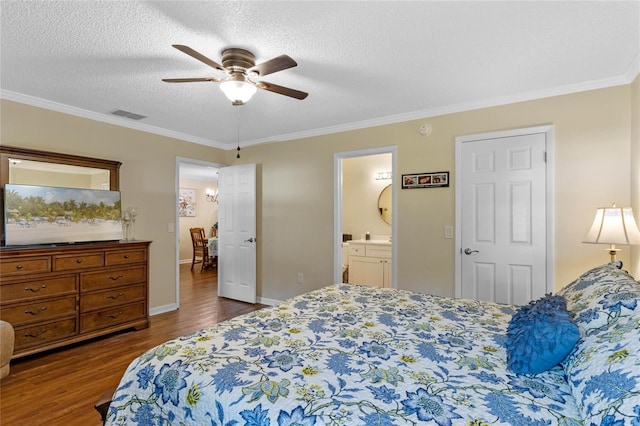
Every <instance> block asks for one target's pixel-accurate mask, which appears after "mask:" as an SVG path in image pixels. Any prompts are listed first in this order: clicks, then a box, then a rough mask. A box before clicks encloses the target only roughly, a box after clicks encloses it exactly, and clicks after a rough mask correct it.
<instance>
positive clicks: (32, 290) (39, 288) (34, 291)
mask: <svg viewBox="0 0 640 426" xmlns="http://www.w3.org/2000/svg"><path fill="white" fill-rule="evenodd" d="M43 288H47V286H46V285H45V284H42V285H41V286H40V287H38V288H36V289H33V288H31V287H25V288H24V291H30V292H31V293H37V292H39V291H40V290H42V289H43Z"/></svg>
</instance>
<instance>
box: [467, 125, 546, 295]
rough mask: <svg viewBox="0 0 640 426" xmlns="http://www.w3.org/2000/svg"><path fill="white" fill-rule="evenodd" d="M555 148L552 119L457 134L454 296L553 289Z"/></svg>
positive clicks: (542, 292)
mask: <svg viewBox="0 0 640 426" xmlns="http://www.w3.org/2000/svg"><path fill="white" fill-rule="evenodd" d="M552 153H553V128H552V126H540V127H533V128H526V129H516V130H510V131H503V132H494V133H486V134H479V135H471V136H464V137H458V138H456V180H455V181H456V229H457V232H456V248H457V249H456V273H455V275H456V283H455V288H456V297H462V298H467V299H476V300H486V301H494V302H498V303H508V304H516V305H524V304H526V303H528V302H529V301H531V300H534V299H536V298H539V297H541V296H543V295H544V294H545V293H548V292H550V291H552V290H553V269H554V268H553V194H552V192H553V191H552V190H553V175H552V171H553V166H552V159H553V156H552Z"/></svg>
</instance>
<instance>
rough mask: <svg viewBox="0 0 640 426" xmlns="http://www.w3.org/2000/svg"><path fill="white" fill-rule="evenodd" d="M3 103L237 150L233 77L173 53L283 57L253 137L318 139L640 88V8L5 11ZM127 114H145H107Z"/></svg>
mask: <svg viewBox="0 0 640 426" xmlns="http://www.w3.org/2000/svg"><path fill="white" fill-rule="evenodd" d="M0 19H1V21H0V27H1V28H0V31H1V33H0V89H1V92H0V95H1V96H2V97H3V98H5V99H11V100H16V101H19V102H25V103H30V104H33V105H37V106H43V107H45V108H51V109H57V110H61V111H64V112H70V113H73V114H78V115H81V116H87V117H90V118H94V119H98V120H104V121H107V122H112V123H116V124H120V125H123V126H128V127H133V128H138V129H141V130H145V131H150V132H154V133H159V134H164V135H168V136H173V137H177V138H181V139H185V140H189V141H193V142H197V143H202V144H205V145H210V146H216V147H221V148H233V147H235V144H236V142H237V139H238V133H237V131H238V126H237V122H236V112H237V110H238V108H237V107H233V106H232V105H231V103H230V102H229V101H228V100H227V99H226V98H225V97H224V95H223V94H222V92H221V91H220V89H219V87H218V84H217V83H209V82H207V83H189V84H168V83H164V82H162V81H161V79H162V78H179V77H211V76H217V77H221V75H220V72H218V71H216V70H213V69H211V68H209V67H207V66H206V65H204V64H203V63H201V62H198V61H196V60H195V59H193V58H191V57H189V56H187V55H185V54H184V53H182V52H180V51H178V50H176V49H174V48H172V47H171V45H172V44H184V45H188V46H190V47H192V48H193V49H195V50H197V51H199V52H200V53H202V54H204V55H206V56H208V57H210V58H211V59H213V60H214V61H216V62H220V61H221V56H220V55H221V51H222V50H223V49H224V48H227V47H242V48H245V49H248V50H250V51H252V52H253V53H254V54H255V55H256V58H257V62H262V61H265V60H268V59H271V58H273V57H275V56H278V55H281V54H283V53H286V54H288V55H290V56H291V57H292V58H294V59H295V60H296V61H297V62H298V67H296V68H292V69H289V70H286V71H282V72H278V73H275V74H272V75H269V76H267V77H265V80H266V81H269V82H271V83H275V84H279V85H283V86H287V87H291V88H294V89H298V90H302V91H306V92H308V93H309V97H308V98H307V99H305V100H303V101H299V100H295V99H291V98H288V97H284V96H281V95H277V94H274V93H270V92H266V91H258V93H257V94H256V95H255V96H254V98H253V99H252V100H251V101H250V102H249V103H248V104H247V105H245V106H242V107H240V110H239V112H240V127H239V128H240V134H239V138H240V140H241V142H242V144H254V143H263V142H270V141H276V140H285V139H292V138H298V137H304V136H312V135H317V134H323V133H330V132H334V131H341V130H348V129H354V128H360V127H365V126H373V125H377V124H386V123H391V122H397V121H404V120H410V119H417V118H422V117H428V116H433V115H437V114H442V113H448V112H455V111H460V110H464V109H472V108H477V107H483V106H488V105H496V104H501V103H508V102H513V101H518V100H525V99H532V98H539V97H543V96H550V95H555V94H562V93H571V92H575V91H580V90H586V89H591V88H598V87H607V86H612V85H617V84H625V83H629V82H630V81H632V79H633V78H634V77H635V76H636V75H637V73H638V70H639V69H640V65H639V58H638V55H639V50H640V29H639V28H640V2H638V1H627V2H624V1H600V2H598V1H588V2H576V1H569V2H551V1H540V2H536V1H529V2H519V1H518V2H515V1H514V2H506V1H501V2H479V1H475V2H458V1H447V2H433V1H413V2H396V1H388V2H385V1H375V2H373V1H366V2H363V1H358V2H347V1H334V2H320V1H298V2H292V1H287V2H276V1H269V2H267V1H260V2H249V1H234V2H218V1H207V2H194V1H189V2H182V1H168V2H161V1H149V2H140V1H82V2H81V1H7V0H3V1H2V2H0ZM117 109H122V110H126V111H130V112H133V113H136V114H141V115H143V116H146V118H144V119H142V120H140V121H133V120H130V119H127V118H122V117H116V116H113V115H111V114H110V113H111V112H112V111H114V110H117Z"/></svg>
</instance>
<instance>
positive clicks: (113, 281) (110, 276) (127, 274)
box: [80, 266, 147, 292]
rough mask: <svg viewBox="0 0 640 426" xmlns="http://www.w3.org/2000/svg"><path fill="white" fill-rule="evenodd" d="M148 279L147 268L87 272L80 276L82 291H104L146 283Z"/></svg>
mask: <svg viewBox="0 0 640 426" xmlns="http://www.w3.org/2000/svg"><path fill="white" fill-rule="evenodd" d="M146 279H147V268H146V267H145V266H138V267H135V268H122V269H112V270H110V271H99V272H86V273H83V274H80V291H81V292H85V291H92V290H104V289H106V288H111V287H119V286H121V285H126V284H135V283H139V282H144V281H146Z"/></svg>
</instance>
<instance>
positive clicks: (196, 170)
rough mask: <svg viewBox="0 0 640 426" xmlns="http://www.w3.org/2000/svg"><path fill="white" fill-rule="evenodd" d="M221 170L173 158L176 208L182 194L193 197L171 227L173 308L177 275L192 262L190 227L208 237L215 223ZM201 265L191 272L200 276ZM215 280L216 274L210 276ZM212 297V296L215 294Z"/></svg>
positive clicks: (176, 293) (178, 279)
mask: <svg viewBox="0 0 640 426" xmlns="http://www.w3.org/2000/svg"><path fill="white" fill-rule="evenodd" d="M221 167H223V165H222V164H219V163H210V162H206V161H200V160H194V159H191V158H182V157H177V158H176V176H175V194H176V201H175V205H176V206H178V205H179V202H180V201H179V200H180V196H181V193H184V194H182V195H185V194H188V195H189V196H191V197H192V200H191V201H190V202H191V204H192V205H191V206H190V207H189V209H187V210H188V211H184V210H183V211H182V213H181V212H179V209H178V208H176V213H175V214H176V219H175V226H174V233H175V247H176V280H175V282H176V284H175V300H176V309H178V308H180V282H181V279H180V274H181V271H183V273H184V272H185V271H188V272H189V273H191V271H190V266H191V262H192V254H193V249H192V244H191V236H190V234H189V228H192V227H202V228H204V229H205V234H206V236H207V237H210V236H212V235H213V233H214V232H215V231H214V229H215V228H214V225H215V224H216V222H217V211H218V208H217V207H218V204H217V196H218V192H217V191H218V172H219V169H220V168H221ZM187 264H188V265H187ZM200 267H201V265H200V264H196V265H194V268H193V273H200ZM213 276H215V277H217V273H216V274H214V275H212V277H213ZM214 296H215V294H214Z"/></svg>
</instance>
